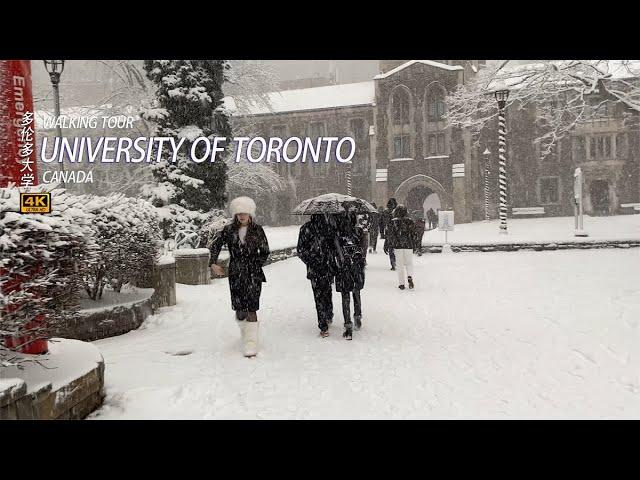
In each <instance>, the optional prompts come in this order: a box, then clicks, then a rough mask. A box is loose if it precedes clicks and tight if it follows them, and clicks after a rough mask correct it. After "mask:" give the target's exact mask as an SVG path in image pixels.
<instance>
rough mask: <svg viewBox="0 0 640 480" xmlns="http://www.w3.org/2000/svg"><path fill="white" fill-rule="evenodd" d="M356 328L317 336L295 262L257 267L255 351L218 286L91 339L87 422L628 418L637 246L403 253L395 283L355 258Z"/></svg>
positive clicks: (636, 364)
mask: <svg viewBox="0 0 640 480" xmlns="http://www.w3.org/2000/svg"><path fill="white" fill-rule="evenodd" d="M368 259H369V267H368V269H367V284H366V287H365V290H363V293H362V300H363V313H364V318H363V329H362V330H361V331H360V332H354V340H353V341H352V342H347V341H345V340H343V339H342V337H341V333H342V326H341V325H342V315H341V310H340V307H339V306H340V303H339V298H338V296H337V294H335V293H334V309H335V320H334V324H333V326H332V327H331V336H330V337H329V338H327V339H321V338H319V337H318V330H317V327H316V317H315V311H314V307H313V297H312V293H311V288H310V286H309V282H308V281H307V280H306V279H305V271H304V267H303V264H302V262H300V260H298V259H297V258H292V259H289V260H286V261H282V262H278V263H275V264H272V265H269V266H267V267H266V269H265V271H266V275H267V278H268V283H266V284H265V287H264V289H263V297H262V298H263V300H262V308H261V310H260V312H259V318H260V320H261V331H260V339H261V351H260V354H259V356H258V357H257V358H255V359H246V358H244V357H242V355H241V353H240V344H239V331H238V328H237V326H236V325H235V323H234V321H233V320H232V313H231V312H230V306H229V303H230V302H229V291H228V283H227V279H221V280H215V281H214V283H213V284H211V285H207V286H186V285H178V291H177V297H178V304H177V305H176V306H175V307H168V308H164V309H162V310H161V312H160V313H159V314H157V315H155V316H152V317H150V318H149V319H148V320H147V321H146V323H145V324H144V325H143V326H142V327H141V329H139V330H137V331H133V332H130V333H128V334H126V335H122V336H119V337H114V338H110V339H105V340H100V341H97V342H94V343H95V345H96V346H98V348H99V349H100V350H101V352H102V354H103V355H104V358H105V362H106V388H107V399H106V404H105V406H104V407H103V408H102V409H101V410H100V411H99V412H98V413H97V414H95V415H94V416H93V418H99V419H108V418H156V419H163V418H189V419H200V418H203V419H210V418H211V419H213V418H257V419H268V418H287V419H294V418H312V419H328V418H640V282H638V274H639V272H640V249H629V250H598V251H594V250H590V251H585V250H576V251H556V252H518V253H515V254H514V253H497V252H496V253H457V254H449V255H446V254H443V255H424V256H422V257H416V258H415V260H416V264H417V267H416V272H415V275H414V276H415V279H416V284H417V287H416V290H415V291H400V290H399V289H398V288H397V277H396V272H391V271H389V266H388V257H386V256H385V255H383V254H381V253H378V254H377V255H369V256H368Z"/></svg>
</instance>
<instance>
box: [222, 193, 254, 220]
mask: <svg viewBox="0 0 640 480" xmlns="http://www.w3.org/2000/svg"><path fill="white" fill-rule="evenodd" d="M229 211H230V212H231V216H232V217H235V216H236V214H238V213H248V214H249V215H251V217H252V218H255V216H256V202H254V201H253V199H252V198H249V197H238V198H234V199H233V200H231V203H230V204H229Z"/></svg>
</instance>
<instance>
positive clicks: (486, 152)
mask: <svg viewBox="0 0 640 480" xmlns="http://www.w3.org/2000/svg"><path fill="white" fill-rule="evenodd" d="M482 154H483V155H484V219H485V220H490V215H489V173H490V168H489V166H490V165H489V158H490V157H489V155H491V152H490V151H489V148H488V147H487V148H486V149H485V150H484V152H482Z"/></svg>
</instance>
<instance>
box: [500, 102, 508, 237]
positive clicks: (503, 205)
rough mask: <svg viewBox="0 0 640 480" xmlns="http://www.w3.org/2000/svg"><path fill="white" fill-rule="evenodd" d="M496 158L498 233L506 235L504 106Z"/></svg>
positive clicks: (505, 128)
mask: <svg viewBox="0 0 640 480" xmlns="http://www.w3.org/2000/svg"><path fill="white" fill-rule="evenodd" d="M498 158H499V160H500V169H499V171H500V178H499V185H500V233H502V234H506V233H507V123H506V121H505V115H504V105H503V104H502V105H500V107H499V110H498Z"/></svg>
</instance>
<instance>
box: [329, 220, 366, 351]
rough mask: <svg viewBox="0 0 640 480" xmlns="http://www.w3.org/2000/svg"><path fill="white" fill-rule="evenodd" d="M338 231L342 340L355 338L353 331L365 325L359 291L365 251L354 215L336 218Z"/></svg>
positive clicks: (362, 286)
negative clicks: (342, 323) (342, 318)
mask: <svg viewBox="0 0 640 480" xmlns="http://www.w3.org/2000/svg"><path fill="white" fill-rule="evenodd" d="M336 217H337V219H338V232H337V236H336V237H335V243H336V253H337V256H336V261H337V269H336V291H337V292H340V293H341V294H342V315H343V317H344V333H343V337H344V338H346V339H347V340H351V339H352V338H353V328H354V324H355V329H356V330H360V328H361V326H362V303H361V299H360V290H362V289H363V288H364V254H363V252H362V247H361V245H362V236H363V235H364V232H363V231H362V229H361V228H359V227H358V226H357V225H356V223H357V217H356V215H355V214H354V213H348V214H347V213H345V214H340V215H337V216H336ZM351 296H353V323H352V322H351Z"/></svg>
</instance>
